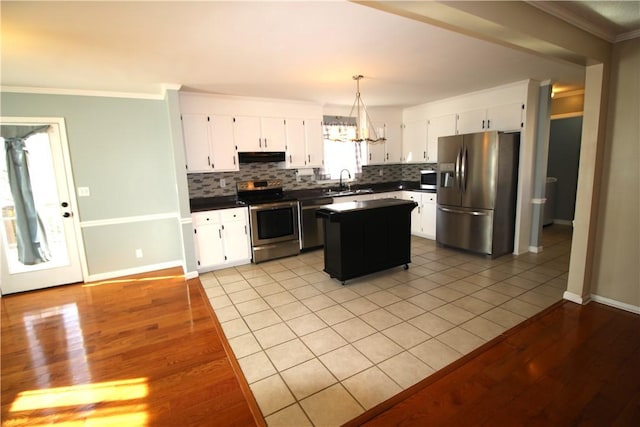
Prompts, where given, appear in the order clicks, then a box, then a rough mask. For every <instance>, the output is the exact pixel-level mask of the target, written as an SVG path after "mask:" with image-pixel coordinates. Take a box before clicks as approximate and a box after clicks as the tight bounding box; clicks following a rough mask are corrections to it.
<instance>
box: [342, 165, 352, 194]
mask: <svg viewBox="0 0 640 427" xmlns="http://www.w3.org/2000/svg"><path fill="white" fill-rule="evenodd" d="M344 171H347V175H348V176H349V179H351V173H350V172H349V169H342V170H341V171H340V189H341V190H342V189H343V188H344V185H343V184H342V172H344Z"/></svg>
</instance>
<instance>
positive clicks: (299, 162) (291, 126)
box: [285, 119, 307, 168]
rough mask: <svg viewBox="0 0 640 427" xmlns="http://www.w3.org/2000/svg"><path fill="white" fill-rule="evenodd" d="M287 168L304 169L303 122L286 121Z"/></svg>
mask: <svg viewBox="0 0 640 427" xmlns="http://www.w3.org/2000/svg"><path fill="white" fill-rule="evenodd" d="M285 128H286V135H287V151H286V153H287V155H286V167H287V168H304V167H306V165H307V150H306V133H305V128H304V120H302V119H287V124H286V126H285Z"/></svg>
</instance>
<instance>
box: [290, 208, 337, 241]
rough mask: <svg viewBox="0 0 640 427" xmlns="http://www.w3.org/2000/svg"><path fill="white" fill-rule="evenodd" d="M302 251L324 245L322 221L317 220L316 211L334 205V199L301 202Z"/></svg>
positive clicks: (299, 210)
mask: <svg viewBox="0 0 640 427" xmlns="http://www.w3.org/2000/svg"><path fill="white" fill-rule="evenodd" d="M298 203H299V205H300V208H299V209H298V212H299V214H300V249H302V250H306V249H312V248H317V247H320V246H322V245H323V244H324V235H323V232H322V227H323V225H322V219H321V218H316V211H317V210H318V208H320V206H324V205H330V204H332V203H333V197H319V198H317V199H310V200H300V201H299V202H298Z"/></svg>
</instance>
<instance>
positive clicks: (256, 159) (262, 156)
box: [238, 151, 285, 163]
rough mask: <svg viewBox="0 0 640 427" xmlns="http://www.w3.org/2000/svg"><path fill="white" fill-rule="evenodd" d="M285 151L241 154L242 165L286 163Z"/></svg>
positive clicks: (239, 157)
mask: <svg viewBox="0 0 640 427" xmlns="http://www.w3.org/2000/svg"><path fill="white" fill-rule="evenodd" d="M284 159H285V155H284V151H249V152H239V153H238V160H239V161H240V163H266V162H284Z"/></svg>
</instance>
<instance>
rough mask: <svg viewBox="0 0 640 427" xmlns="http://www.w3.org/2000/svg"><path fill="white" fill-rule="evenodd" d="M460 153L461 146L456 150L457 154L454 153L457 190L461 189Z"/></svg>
mask: <svg viewBox="0 0 640 427" xmlns="http://www.w3.org/2000/svg"><path fill="white" fill-rule="evenodd" d="M461 154H462V148H461V149H459V150H458V154H457V155H456V166H455V167H456V170H455V176H456V184H457V186H458V191H462V187H460V155H461Z"/></svg>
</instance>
